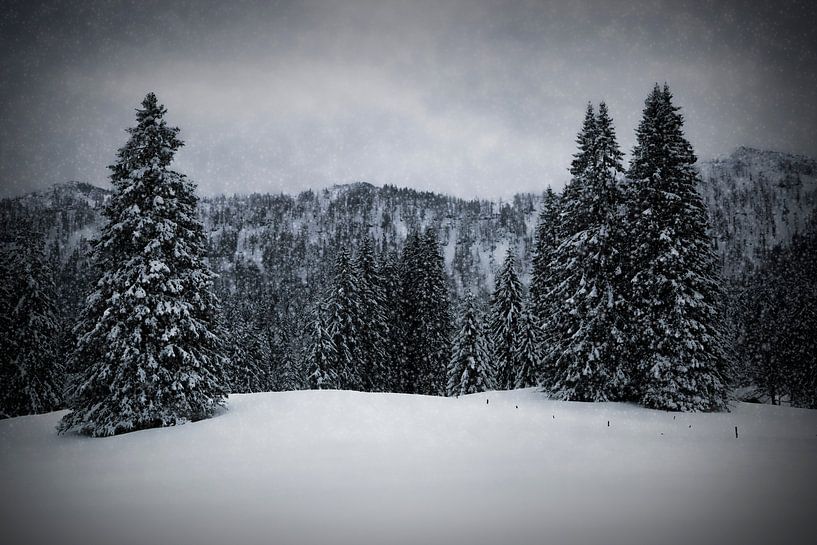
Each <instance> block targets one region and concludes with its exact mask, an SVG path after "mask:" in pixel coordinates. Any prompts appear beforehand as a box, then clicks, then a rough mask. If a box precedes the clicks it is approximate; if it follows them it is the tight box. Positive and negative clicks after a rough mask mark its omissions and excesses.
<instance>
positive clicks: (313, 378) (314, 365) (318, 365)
mask: <svg viewBox="0 0 817 545" xmlns="http://www.w3.org/2000/svg"><path fill="white" fill-rule="evenodd" d="M324 314H325V310H324V309H323V308H322V305H318V306H317V308H316V310H315V321H314V324H313V328H314V329H313V331H312V343H311V346H310V349H309V352H308V355H307V362H306V373H307V381H308V385H309V388H311V389H313V390H333V389H336V388H338V387H339V384H340V383H339V381H338V373H337V371H336V370H335V365H337V362H338V358H337V350H335V343H334V342H333V340H332V336H331V335H330V333H329V329H328V327H327V323H326V319H325V318H324Z"/></svg>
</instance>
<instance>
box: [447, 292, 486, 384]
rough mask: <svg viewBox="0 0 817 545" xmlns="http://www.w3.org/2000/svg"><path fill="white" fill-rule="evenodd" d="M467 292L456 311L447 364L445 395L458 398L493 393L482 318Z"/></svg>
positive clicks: (472, 297) (471, 296)
mask: <svg viewBox="0 0 817 545" xmlns="http://www.w3.org/2000/svg"><path fill="white" fill-rule="evenodd" d="M480 314H481V313H480V312H479V310H478V309H477V307H476V303H475V302H474V296H473V295H472V294H471V292H468V294H467V295H466V296H465V300H464V301H463V303H462V307H461V309H460V320H459V322H460V323H459V331H458V333H457V335H456V336H455V337H454V343H453V346H452V350H451V354H452V355H451V362H450V363H449V364H448V372H447V375H448V384H447V387H446V394H447V395H449V396H461V395H466V394H473V393H477V392H484V391H486V390H493V389H494V388H495V383H494V368H493V366H492V365H491V361H490V357H491V356H490V353H489V351H488V345H487V341H486V338H485V335H484V333H483V331H482V316H481V315H480Z"/></svg>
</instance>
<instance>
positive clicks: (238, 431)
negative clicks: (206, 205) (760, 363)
mask: <svg viewBox="0 0 817 545" xmlns="http://www.w3.org/2000/svg"><path fill="white" fill-rule="evenodd" d="M486 400H489V403H486ZM61 414H63V413H51V414H45V415H39V416H30V417H21V418H12V419H9V420H4V421H0V483H3V486H2V487H0V498H2V501H0V528H2V529H3V530H2V536H3V538H2V541H3V543H6V544H9V545H15V544H17V543H20V544H22V543H26V544H46V543H49V544H50V543H61V544H63V545H73V544H82V545H95V544H102V543H122V544H137V543H163V544H174V545H175V544H188V543H189V544H196V545H208V544H216V543H218V544H223V543H251V544H255V543H257V544H269V543H274V544H276V545H288V544H310V543H316V544H317V543H334V544H338V545H341V544H356V545H364V544H369V543H372V544H382V543H389V544H416V543H427V544H443V543H444V544H448V545H455V544H460V543H462V544H466V543H468V544H497V543H513V544H517V545H525V544H541V543H551V544H583V545H588V544H604V545H615V544H621V545H624V544H626V545H632V544H640V543H650V544H653V545H663V544H681V543H698V544H716V543H717V544H718V545H730V544H738V543H740V544H742V545H751V544H764V545H766V544H768V543H804V542H806V541H808V539H806V541H804V539H805V537H804V536H807V535H809V534H804V533H803V532H806V531H809V532H813V516H814V511H813V509H814V505H817V489H815V488H814V487H813V482H814V479H813V477H814V476H815V475H814V473H815V464H814V460H815V459H817V436H815V430H817V411H808V410H799V409H791V408H785V407H777V406H763V405H747V404H738V405H737V406H736V407H735V408H734V410H733V412H731V413H722V414H673V413H666V412H661V411H653V410H648V409H643V408H639V407H636V406H633V405H627V404H614V403H567V402H557V401H551V400H548V399H546V397H545V396H544V395H543V394H540V393H538V392H535V391H533V390H520V391H511V392H490V393H486V394H475V395H472V396H466V397H462V398H459V399H455V398H438V397H425V396H411V395H400V394H366V393H359V392H345V391H301V392H282V393H268V394H250V395H235V396H231V398H230V400H229V404H228V408H227V410H226V411H224V412H223V413H222V414H220V415H218V416H216V417H215V418H212V419H210V420H206V421H201V422H197V423H193V424H187V425H184V426H181V427H177V428H164V429H155V430H147V431H141V432H135V433H130V434H126V435H123V436H118V437H113V438H107V439H90V438H85V437H80V436H74V435H68V436H58V435H57V434H56V433H55V430H54V427H55V425H56V423H57V421H58V419H59V417H60V416H61ZM608 421H609V426H608ZM735 426H737V427H738V433H739V437H738V438H736V437H735Z"/></svg>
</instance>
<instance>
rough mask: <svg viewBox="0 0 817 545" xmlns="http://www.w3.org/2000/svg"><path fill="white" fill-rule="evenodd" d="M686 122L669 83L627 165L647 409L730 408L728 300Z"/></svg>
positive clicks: (635, 334)
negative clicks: (725, 300) (725, 303)
mask: <svg viewBox="0 0 817 545" xmlns="http://www.w3.org/2000/svg"><path fill="white" fill-rule="evenodd" d="M683 124H684V119H683V117H682V115H681V114H680V112H679V108H678V107H677V106H675V105H674V104H673V103H672V94H671V93H670V91H669V88H668V87H667V86H666V85H665V86H664V87H663V89H662V88H660V87H659V86H658V85H656V86H655V88H654V89H653V91H652V92H651V93H650V95H649V96H648V97H647V99H646V101H645V108H644V113H643V117H642V119H641V122H640V123H639V125H638V129H637V130H636V138H637V143H636V145H635V148H634V149H633V153H632V160H631V162H630V168H629V172H628V175H629V178H630V180H631V181H630V183H629V191H628V192H627V206H628V209H629V222H628V225H627V231H628V232H629V237H630V240H631V241H633V243H634V244H633V248H632V249H631V251H630V252H629V253H630V255H629V259H628V268H629V285H630V286H631V288H632V289H631V291H630V295H629V299H630V303H631V305H632V313H631V317H630V319H629V323H630V324H631V325H632V327H631V328H630V337H631V342H630V343H629V355H630V357H631V358H632V359H633V361H634V362H635V363H636V366H635V369H634V373H635V382H634V386H635V390H636V394H637V395H638V398H639V399H640V401H641V403H642V404H644V405H645V406H647V407H654V408H659V409H668V410H677V411H712V410H720V409H723V408H725V405H726V380H727V376H726V374H727V372H728V367H729V366H728V361H727V356H726V354H725V352H724V346H723V340H724V331H723V327H724V326H723V311H722V303H723V294H722V288H721V285H720V274H719V270H718V266H717V260H716V258H715V254H714V251H713V243H712V239H711V238H710V235H709V232H708V225H707V215H706V210H705V208H704V203H703V200H702V199H701V196H700V195H699V193H698V190H697V186H698V184H699V182H700V180H699V174H698V172H697V171H696V169H695V167H694V165H695V162H696V157H695V154H694V152H693V150H692V146H691V145H690V144H689V142H688V141H687V139H686V138H685V136H684V132H683Z"/></svg>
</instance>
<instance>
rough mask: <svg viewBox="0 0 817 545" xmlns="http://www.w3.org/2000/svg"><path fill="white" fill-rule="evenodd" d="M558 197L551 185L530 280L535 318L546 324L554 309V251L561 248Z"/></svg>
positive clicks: (545, 197)
mask: <svg viewBox="0 0 817 545" xmlns="http://www.w3.org/2000/svg"><path fill="white" fill-rule="evenodd" d="M559 215H560V206H559V198H558V197H557V196H556V194H555V193H554V192H553V190H552V189H551V188H550V187H548V188H547V190H546V191H545V196H544V199H543V200H542V210H541V211H540V212H539V221H538V224H537V226H536V242H535V246H534V250H533V267H532V268H533V270H532V272H531V280H530V303H531V306H532V310H533V317H534V318H535V319H536V320H537V321H538V322H539V324H540V325H541V324H544V323H545V322H546V321H547V320H548V318H549V317H550V315H551V314H553V312H554V310H555V303H554V301H552V300H551V298H550V297H551V294H552V293H553V288H554V286H553V275H552V270H551V267H552V264H553V254H554V252H555V251H556V248H557V247H558V243H559V238H558V232H559Z"/></svg>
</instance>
